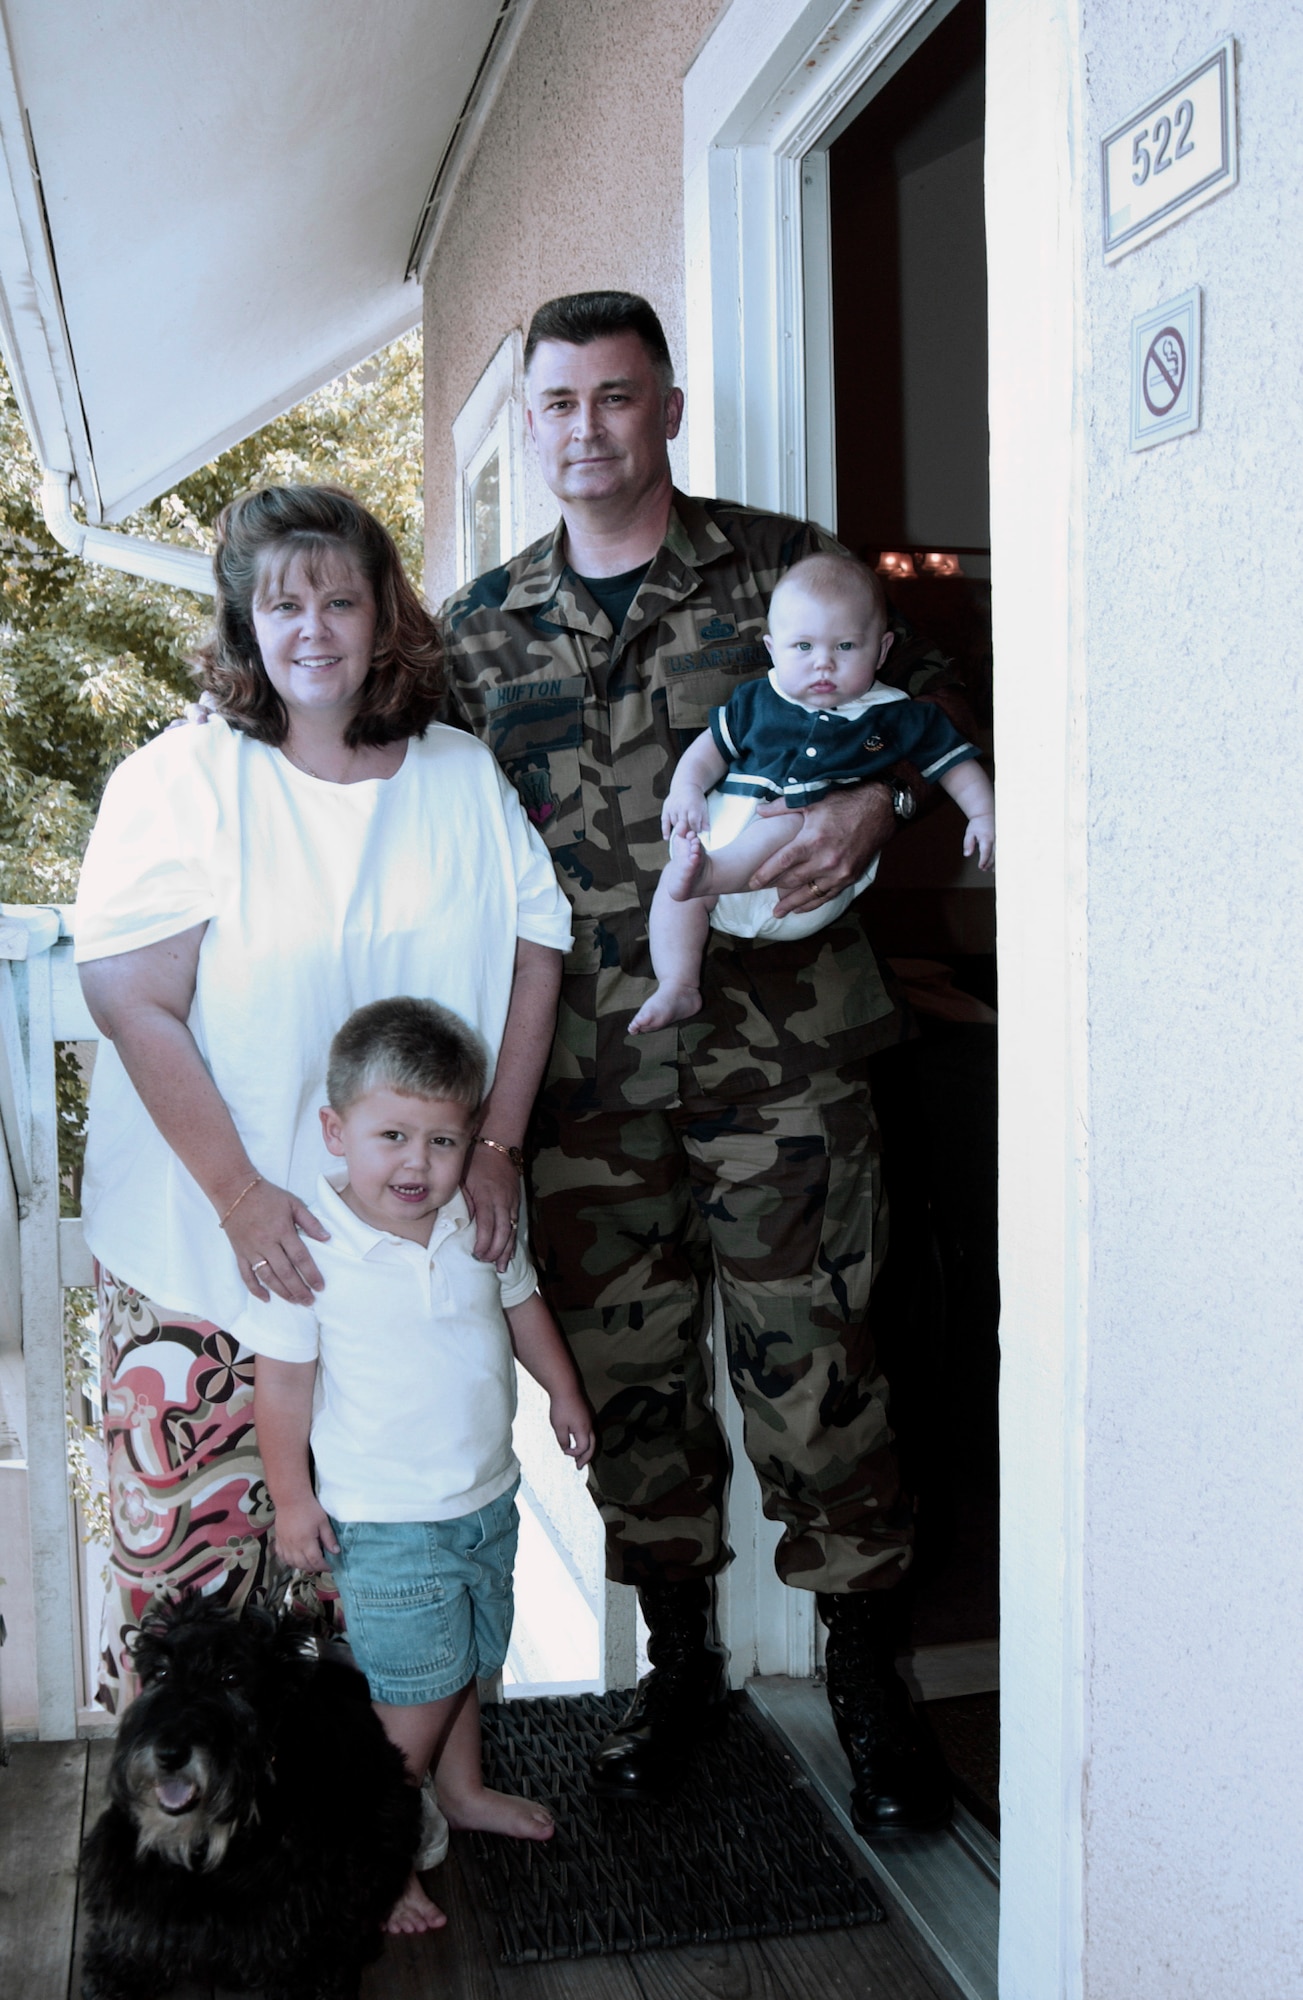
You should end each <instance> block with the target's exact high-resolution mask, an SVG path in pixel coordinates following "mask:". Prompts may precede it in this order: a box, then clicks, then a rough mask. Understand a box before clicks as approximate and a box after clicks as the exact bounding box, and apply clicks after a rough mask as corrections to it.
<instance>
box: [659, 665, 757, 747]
mask: <svg viewBox="0 0 1303 2000" xmlns="http://www.w3.org/2000/svg"><path fill="white" fill-rule="evenodd" d="M762 657H763V658H765V660H766V662H767V659H768V656H767V655H762ZM758 671H759V669H757V673H751V674H741V675H739V674H721V673H719V672H712V671H710V670H708V669H707V670H704V671H701V672H698V673H695V674H684V675H683V676H682V678H681V679H679V680H672V681H671V682H670V684H669V686H668V688H667V689H666V701H667V707H668V714H669V719H670V727H671V729H676V730H678V731H679V753H680V755H682V753H683V751H685V750H686V749H687V747H688V745H689V744H690V743H691V742H692V740H693V738H694V737H696V736H700V734H701V732H702V730H703V729H708V728H709V727H710V711H711V709H712V708H723V706H724V704H725V703H726V702H727V700H728V698H729V696H730V695H731V694H735V693H736V691H737V689H738V688H739V687H741V686H742V683H743V682H744V681H753V680H755V679H756V678H757V674H758Z"/></svg>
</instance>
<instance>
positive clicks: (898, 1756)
mask: <svg viewBox="0 0 1303 2000" xmlns="http://www.w3.org/2000/svg"><path fill="white" fill-rule="evenodd" d="M895 1595H896V1593H895V1591H890V1590H862V1591H856V1592H853V1593H851V1594H849V1595H845V1596H838V1597H830V1596H825V1595H824V1594H823V1593H820V1595H819V1597H818V1600H817V1601H818V1605H819V1616H820V1617H821V1618H822V1619H823V1621H824V1623H825V1625H826V1626H827V1627H828V1652H827V1667H828V1705H829V1707H830V1708H831V1709H832V1713H833V1721H834V1722H835V1723H836V1724H837V1734H838V1736H839V1737H840V1738H841V1746H842V1749H843V1750H844V1751H845V1752H846V1756H847V1760H848V1762H849V1764H850V1767H851V1780H852V1783H851V1818H852V1820H853V1821H854V1823H855V1826H856V1829H857V1831H858V1832H860V1833H862V1834H863V1835H864V1836H865V1838H866V1839H869V1840H872V1839H873V1838H874V1837H875V1836H880V1835H882V1834H884V1833H915V1832H923V1831H926V1830H927V1829H929V1828H933V1827H939V1826H944V1825H945V1824H946V1821H947V1820H948V1819H949V1818H950V1814H951V1812H952V1810H953V1807H954V1800H953V1797H952V1796H951V1791H950V1779H949V1776H948V1774H947V1772H946V1767H945V1765H944V1763H943V1762H942V1760H941V1756H940V1753H939V1751H938V1750H937V1748H936V1745H935V1744H934V1743H933V1741H932V1739H931V1737H930V1736H929V1735H928V1733H927V1731H926V1730H925V1729H924V1727H923V1725H922V1724H921V1723H920V1721H919V1719H918V1716H917V1715H916V1714H915V1712H914V1704H913V1702H912V1701H911V1700H910V1695H909V1689H908V1688H907V1687H906V1686H905V1683H904V1682H903V1681H902V1680H901V1678H900V1675H899V1674H898V1673H897V1672H896V1664H895V1661H896V1652H897V1641H898V1639H899V1637H900V1630H901V1618H900V1609H899V1606H898V1604H896V1603H893V1601H892V1600H893V1598H895Z"/></svg>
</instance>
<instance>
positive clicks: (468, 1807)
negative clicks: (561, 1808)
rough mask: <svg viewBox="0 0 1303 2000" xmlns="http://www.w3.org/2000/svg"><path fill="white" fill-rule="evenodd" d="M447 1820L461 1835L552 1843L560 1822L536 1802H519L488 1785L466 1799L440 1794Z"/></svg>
mask: <svg viewBox="0 0 1303 2000" xmlns="http://www.w3.org/2000/svg"><path fill="white" fill-rule="evenodd" d="M439 1804H440V1806H441V1808H442V1810H443V1816H444V1818H445V1819H446V1820H447V1822H448V1824H449V1826H450V1827H452V1828H453V1830H454V1831H455V1832H457V1833H505V1834H509V1835H510V1837H511V1838H512V1839H513V1840H551V1838H552V1835H553V1834H554V1833H555V1832H556V1821H555V1820H554V1819H553V1817H552V1815H551V1813H550V1812H549V1811H548V1809H547V1807H546V1806H540V1805H535V1803H534V1801H533V1799H515V1798H512V1797H511V1796H510V1794H509V1793H507V1792H491V1791H490V1790H489V1788H488V1786H487V1785H485V1786H484V1787H482V1788H481V1790H479V1791H477V1792H471V1793H469V1794H468V1795H467V1796H466V1797H465V1798H464V1799H450V1798H447V1797H445V1796H444V1794H443V1792H440V1794H439Z"/></svg>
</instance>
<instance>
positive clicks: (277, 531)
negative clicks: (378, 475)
mask: <svg viewBox="0 0 1303 2000" xmlns="http://www.w3.org/2000/svg"><path fill="white" fill-rule="evenodd" d="M335 554H339V555H345V556H348V557H349V558H350V559H351V560H352V561H353V562H354V563H356V565H357V567H358V569H359V570H360V571H361V572H362V574H363V576H364V577H365V578H366V580H367V582H368V583H369V584H370V586H371V589H372V592H373V594H374V596H375V601H376V631H375V651H374V653H373V655H372V660H371V671H370V673H369V674H368V675H367V677H366V680H365V681H364V682H363V684H362V699H361V703H360V706H359V707H358V710H357V713H356V714H355V715H354V716H353V718H352V719H351V721H350V722H349V725H348V728H347V730H346V731H345V733H344V741H345V742H346V743H347V744H348V745H349V746H350V748H356V747H357V746H358V745H359V744H363V743H395V742H397V741H398V740H399V739H400V738H403V737H407V736H423V735H424V734H425V731H426V729H427V728H428V727H429V725H430V723H432V722H433V721H434V720H435V719H436V718H437V717H438V716H439V714H440V713H441V712H442V709H443V696H444V675H443V649H442V647H441V646H440V643H439V632H438V627H437V626H436V624H435V621H434V619H433V617H432V616H431V614H430V613H429V612H428V611H427V610H426V608H425V606H424V605H423V604H422V602H421V600H420V598H419V597H418V596H417V594H416V592H415V591H414V590H413V588H412V586H411V584H410V583H409V582H408V580H407V577H406V575H405V573H404V570H403V564H402V558H401V556H400V555H399V553H398V550H397V548H396V546H395V544H394V539H393V536H392V535H391V534H390V533H389V531H388V530H387V529H386V528H383V527H382V526H381V525H380V523H379V521H377V520H376V517H375V515H374V514H370V513H368V512H367V510H366V508H365V507H364V506H363V505H362V503H361V501H359V500H355V499H354V497H353V495H352V494H351V493H349V492H347V491H346V490H345V488H344V487H342V486H264V487H261V488H260V489H259V490H258V491H257V492H255V493H243V494H241V496H240V498H239V499H238V500H232V502H231V504H230V506H229V507H224V508H223V509H222V512H221V513H220V514H219V515H218V517H217V549H216V552H215V554H214V556H213V574H214V576H215V578H216V581H217V592H216V596H217V602H216V609H215V616H214V621H213V631H212V636H211V637H210V638H209V639H208V641H207V643H206V644H205V645H204V646H202V647H201V648H200V651H199V654H198V656H197V661H196V664H197V667H198V672H199V679H200V683H201V685H202V686H203V687H204V688H205V689H206V690H207V692H208V693H209V694H211V695H212V696H213V697H214V699H215V701H216V705H217V713H218V714H219V715H221V716H223V717H224V718H225V719H226V721H227V722H229V723H230V724H231V725H232V727H233V728H236V729H241V730H243V731H244V733H245V734H246V735H247V736H253V737H256V738H257V740H258V741H259V742H260V743H272V744H277V745H279V744H281V743H283V742H284V741H285V738H286V736H287V735H288V733H289V717H288V715H287V714H286V712H285V706H284V703H283V702H282V701H281V698H280V696H279V695H278V694H277V692H276V690H275V688H274V687H273V686H272V684H271V682H270V680H269V679H268V677H267V672H266V669H265V668H264V666H263V663H262V654H261V653H260V651H259V649H258V640H257V637H256V635H255V632H254V625H253V607H254V604H255V602H256V601H257V600H258V598H259V597H260V596H261V595H262V594H263V593H264V592H265V591H266V590H267V589H268V588H273V589H274V588H276V587H277V586H278V585H279V583H280V581H281V578H282V577H283V575H284V572H285V570H286V569H288V567H289V565H290V563H291V562H292V561H293V560H294V558H295V557H296V556H301V557H302V558H303V559H304V561H305V563H306V564H307V568H308V574H309V576H310V577H311V578H312V580H313V581H314V582H315V581H316V580H317V579H316V572H317V570H318V569H319V568H321V567H323V566H324V565H325V564H326V563H327V562H328V561H329V558H330V557H331V556H332V555H335Z"/></svg>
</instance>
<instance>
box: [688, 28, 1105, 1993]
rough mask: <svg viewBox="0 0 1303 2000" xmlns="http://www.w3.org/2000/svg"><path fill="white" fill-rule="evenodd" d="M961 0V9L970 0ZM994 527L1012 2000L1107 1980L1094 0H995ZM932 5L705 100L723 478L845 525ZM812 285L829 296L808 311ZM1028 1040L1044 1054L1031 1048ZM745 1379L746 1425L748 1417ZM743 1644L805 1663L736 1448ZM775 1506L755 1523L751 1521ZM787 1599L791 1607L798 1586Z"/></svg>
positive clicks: (693, 263) (700, 240)
mask: <svg viewBox="0 0 1303 2000" xmlns="http://www.w3.org/2000/svg"><path fill="white" fill-rule="evenodd" d="M943 9H944V11H948V8H944V0H943ZM987 12H988V77H987V120H988V133H989V134H990V135H991V136H990V138H989V141H988V148H987V173H986V182H987V191H986V200H987V222H988V258H989V283H990V335H991V350H990V351H991V440H992V461H991V539H992V585H993V601H994V617H995V646H996V661H997V674H996V682H997V696H996V701H997V723H998V730H999V739H1000V778H1001V797H1002V804H1001V812H1002V841H1003V845H1002V853H1001V872H1000V952H1001V966H1002V986H1001V1015H1002V1029H1003V1034H1002V1043H1003V1048H1004V1059H1003V1061H1002V1074H1001V1142H1000V1143H1001V1155H1000V1157H1001V1270H1002V1283H1003V1290H1004V1314H1003V1323H1002V1329H1001V1341H1002V1353H1003V1375H1002V1386H1001V1434H1002V1440H1003V1453H1002V1519H1001V1535H1002V1558H1001V1609H1002V1648H1001V1685H1002V1768H1001V1805H1002V1843H1001V1845H1002V1855H1001V1879H1002V1912H1001V1938H1000V1992H1001V1995H1002V1996H1004V2000H1057V1996H1063V2000H1072V1996H1074V1995H1076V1994H1078V1993H1079V1992H1080V1979H1081V1905H1082V1811H1083V1790H1084V1787H1083V1770H1084V1762H1085V1722H1084V1715H1085V1707H1084V1678H1085V1676H1084V1659H1085V1654H1084V1639H1083V1619H1082V1602H1083V1576H1084V1566H1085V1550H1084V1544H1083V1525H1082V1523H1083V1508H1082V1451H1083V1439H1084V1413H1085V1385H1084V1374H1085V1369H1084V1353H1085V1339H1084V1326H1085V1273H1086V1269H1087V1256H1086V1248H1087V1239H1086V1213H1087V1208H1086V1197H1087V1188H1086V1159H1085V1137H1084V1135H1085V1133H1086V1130H1087V1120H1086V1102H1085V1090H1084V1082H1083V1075H1084V1066H1083V1064H1082V1061H1081V1055H1082V1050H1083V1047H1084V1020H1085V1005H1084V986H1085V978H1084V954H1083V952H1082V951H1081V949H1080V939H1081V937H1082V936H1083V935H1084V910H1085V902H1084V886H1083V882H1084V870H1083V868H1082V865H1081V858H1082V854H1083V852H1084V842H1083V834H1082V820H1083V814H1082V811H1081V806H1082V801H1083V799H1084V775H1085V765H1084V748H1083V739H1084V729H1083V718H1082V688H1081V677H1080V671H1079V661H1080V649H1079V636H1078V634H1077V632H1076V630H1075V628H1074V622H1073V617H1072V606H1073V602H1074V600H1076V601H1079V598H1078V593H1077V589H1076V567H1075V565H1076V563H1077V561H1078V559H1079V547H1080V544H1079V536H1078V534H1077V524H1078V523H1079V520H1080V464H1081V437H1080V416H1079V414H1078V412H1077V409H1076V407H1075V404H1074V396H1073V386H1074V381H1075V376H1076V369H1077V365H1078V359H1077V339H1076V331H1075V329H1076V323H1077V296H1078V288H1079V275H1080V256H1081V249H1080V241H1079V239H1080V234H1081V228H1080V217H1081V209H1082V193H1081V187H1080V185H1079V183H1078V181H1077V179H1076V178H1075V177H1076V176H1077V175H1078V174H1079V173H1080V172H1081V171H1082V170H1081V168H1080V167H1079V165H1078V164H1077V163H1078V162H1079V161H1080V160H1081V159H1082V157H1083V155H1082V149H1081V144H1080V134H1079V133H1077V132H1076V126H1075V120H1076V119H1077V117H1078V115H1079V113H1078V102H1079V99H1078V90H1077V77H1078V68H1077V61H1078V51H1077V46H1076V26H1075V9H1074V6H1073V4H1072V0H987ZM928 13H929V0H732V5H731V6H730V7H729V8H728V10H727V11H726V12H725V13H724V15H723V16H722V17H721V19H720V21H719V24H718V26H717V27H716V28H715V30H714V32H713V33H712V34H711V36H710V38H709V39H708V40H707V42H706V43H705V44H704V45H703V47H702V49H701V51H700V53H699V54H698V56H697V58H696V60H695V61H694V63H693V65H692V68H691V69H690V70H689V72H688V74H687V77H686V79H685V85H684V189H685V218H684V220H685V256H686V308H687V310H686V319H687V327H688V354H687V389H688V429H689V465H690V474H691V483H692V485H693V487H694V489H695V490H696V491H699V492H706V493H718V494H721V495H724V496H727V497H729V498H734V499H739V500H745V501H748V502H750V503H751V504H753V505H758V506H764V507H773V508H777V509H780V510H782V511H784V512H789V513H794V514H800V515H805V514H808V515H812V516H813V517H815V518H817V519H822V520H824V521H828V520H830V518H831V515H832V512H833V496H834V493H835V486H834V468H833V462H832V453H831V444H832V428H831V427H832V379H831V357H830V341H829V330H828V323H827V314H826V311H824V312H823V313H822V314H821V311H820V307H819V301H820V299H821V298H826V295H827V265H828V247H827V243H828V239H827V220H826V217H827V200H826V149H827V146H828V144H829V143H830V141H831V139H832V138H833V137H835V136H836V134H837V131H838V129H839V126H840V125H841V124H843V123H844V122H846V121H847V120H848V119H849V117H850V116H853V115H855V114H856V113H857V112H858V110H859V109H860V108H861V106H862V105H863V103H864V102H865V101H866V98H867V97H868V96H870V95H871V94H872V92H873V89H874V88H875V87H880V84H881V82H882V81H885V78H886V76H887V75H889V74H890V73H891V72H892V71H893V70H894V69H895V68H896V67H898V65H899V62H900V61H901V60H903V59H904V56H905V55H906V54H907V53H908V52H909V51H910V50H911V49H912V47H913V46H916V45H917V41H918V40H920V39H922V36H923V35H924V34H926V33H927V32H930V29H931V27H933V26H934V25H935V24H936V21H937V19H939V18H940V17H941V16H940V12H937V13H934V14H933V15H932V18H931V20H929V21H926V22H925V21H924V16H925V15H927V14H928ZM807 299H812V300H813V305H812V307H807V305H806V301H807ZM1014 1051H1016V1054H1017V1061H1016V1063H1015V1062H1014V1061H1013V1059H1012V1057H1013V1052H1014ZM731 1400H732V1399H731V1397H729V1395H728V1394H727V1390H726V1388H722V1390H721V1395H720V1405H721V1410H722V1411H727V1410H729V1409H730V1408H731ZM733 1443H734V1453H735V1460H736V1461H737V1462H738V1471H741V1472H742V1475H743V1476H742V1477H741V1478H739V1477H738V1472H735V1476H734V1492H733V1498H732V1503H731V1519H730V1536H731V1539H732V1541H733V1544H734V1547H735V1549H736V1550H737V1551H738V1560H737V1562H735V1564H734V1566H733V1570H731V1571H729V1572H728V1573H727V1574H726V1578H725V1585H726V1590H725V1594H724V1598H723V1609H724V1615H725V1617H726V1619H728V1618H729V1615H730V1613H732V1614H733V1619H732V1622H731V1625H730V1627H729V1629H728V1630H727V1636H728V1638H729V1641H730V1644H731V1645H732V1647H733V1649H734V1652H735V1655H738V1654H741V1655H743V1656H745V1655H746V1654H748V1653H750V1655H751V1657H753V1658H754V1660H755V1662H756V1669H757V1670H758V1671H761V1672H768V1673H775V1672H777V1673H781V1672H787V1673H793V1674H803V1673H808V1672H809V1670H810V1662H811V1661H812V1658H813V1646H812V1621H811V1620H809V1619H802V1617H801V1615H800V1611H799V1609H796V1610H794V1609H793V1608H792V1600H797V1603H798V1607H799V1605H800V1600H802V1599H803V1597H804V1593H802V1592H798V1591H791V1592H787V1591H784V1590H783V1589H782V1588H781V1586H779V1585H778V1584H777V1583H776V1582H775V1581H774V1580H773V1578H772V1572H771V1570H770V1567H769V1564H768V1561H767V1557H768V1551H769V1548H770V1547H771V1546H772V1541H773V1534H772V1531H771V1530H770V1529H769V1526H768V1524H767V1523H764V1522H763V1521H761V1520H760V1518H759V1514H758V1509H757V1506H756V1501H755V1496H754V1485H753V1482H749V1481H748V1479H747V1477H746V1473H745V1469H744V1466H743V1461H742V1455H741V1453H740V1450H739V1448H738V1441H737V1438H736V1433H734V1434H733ZM748 1507H749V1508H750V1510H751V1512H750V1514H749V1515H748V1514H747V1509H748ZM784 1599H786V1600H787V1604H786V1606H785V1605H784V1603H783V1600H784Z"/></svg>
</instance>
